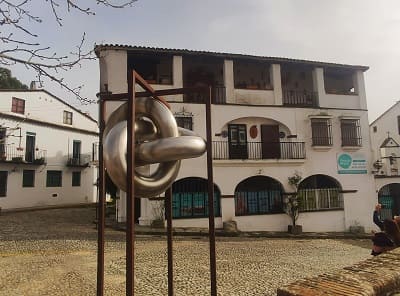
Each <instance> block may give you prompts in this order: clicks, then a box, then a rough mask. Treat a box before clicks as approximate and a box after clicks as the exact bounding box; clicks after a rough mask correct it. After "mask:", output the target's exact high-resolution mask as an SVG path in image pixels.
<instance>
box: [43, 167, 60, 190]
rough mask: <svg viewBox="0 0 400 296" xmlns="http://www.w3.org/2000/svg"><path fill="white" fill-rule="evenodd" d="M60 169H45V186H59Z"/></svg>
mask: <svg viewBox="0 0 400 296" xmlns="http://www.w3.org/2000/svg"><path fill="white" fill-rule="evenodd" d="M61 186H62V171H47V176H46V187H61Z"/></svg>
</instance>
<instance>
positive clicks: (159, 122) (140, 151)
mask: <svg viewBox="0 0 400 296" xmlns="http://www.w3.org/2000/svg"><path fill="white" fill-rule="evenodd" d="M135 109H136V112H135V142H136V143H135V176H134V186H135V197H154V196H157V195H159V194H160V193H163V192H165V190H166V189H167V188H168V187H169V186H170V185H171V184H172V182H173V181H174V180H175V178H176V176H177V175H178V171H179V167H180V160H181V159H186V158H194V157H198V156H201V155H202V154H203V153H204V152H205V151H206V143H205V141H204V140H203V139H202V138H201V137H199V136H197V135H196V134H194V133H193V132H192V131H189V130H186V129H183V128H178V127H177V124H176V121H175V118H174V116H173V114H172V113H171V111H170V110H169V109H168V108H167V106H165V105H164V104H163V103H162V102H161V101H159V100H156V99H154V98H152V97H145V98H137V99H136V100H135ZM127 116H128V104H127V103H125V104H123V105H121V106H120V107H119V108H118V109H117V110H115V111H114V112H113V113H112V114H111V116H110V117H109V119H108V121H107V125H106V126H105V129H104V134H103V143H104V144H103V145H104V146H103V155H104V162H105V167H106V168H107V171H108V173H109V175H110V177H111V179H112V180H113V182H114V183H115V184H116V185H117V186H118V187H119V188H120V189H122V190H124V191H127V190H126V188H127V184H126V183H127V181H126V179H127V178H126V176H127V160H126V155H127V121H126V120H127ZM156 163H158V164H159V165H158V167H157V168H156V169H155V170H154V172H152V173H151V174H146V173H144V172H143V170H141V169H140V167H143V166H145V165H149V164H156Z"/></svg>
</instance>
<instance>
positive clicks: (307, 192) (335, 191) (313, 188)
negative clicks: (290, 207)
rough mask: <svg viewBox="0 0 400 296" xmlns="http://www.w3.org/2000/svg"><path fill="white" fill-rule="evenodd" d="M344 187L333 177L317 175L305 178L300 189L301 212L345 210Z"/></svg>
mask: <svg viewBox="0 0 400 296" xmlns="http://www.w3.org/2000/svg"><path fill="white" fill-rule="evenodd" d="M341 190H342V186H341V185H340V183H339V182H338V181H337V180H336V179H335V178H333V177H331V176H327V175H322V174H317V175H312V176H309V177H307V178H305V179H304V180H303V181H301V182H300V184H299V187H298V198H299V210H300V211H302V212H306V211H319V210H328V209H338V210H340V209H343V208H344V205H343V194H342V193H341Z"/></svg>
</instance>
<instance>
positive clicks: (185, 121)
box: [175, 116, 193, 131]
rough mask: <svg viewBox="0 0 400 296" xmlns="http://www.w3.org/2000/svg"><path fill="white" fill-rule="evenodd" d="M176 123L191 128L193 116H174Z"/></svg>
mask: <svg viewBox="0 0 400 296" xmlns="http://www.w3.org/2000/svg"><path fill="white" fill-rule="evenodd" d="M175 119H176V124H177V125H178V126H179V127H183V128H185V129H188V130H191V131H192V130H193V117H192V116H176V117H175Z"/></svg>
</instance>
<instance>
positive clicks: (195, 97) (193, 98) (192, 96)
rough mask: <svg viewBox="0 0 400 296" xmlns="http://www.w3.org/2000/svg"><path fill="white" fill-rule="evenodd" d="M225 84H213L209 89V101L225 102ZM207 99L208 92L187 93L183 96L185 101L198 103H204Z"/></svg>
mask: <svg viewBox="0 0 400 296" xmlns="http://www.w3.org/2000/svg"><path fill="white" fill-rule="evenodd" d="M225 89H226V88H225V86H214V87H213V88H212V89H211V102H212V103H213V104H225V103H226V91H225ZM206 99H208V93H205V92H204V93H200V92H198V93H188V94H185V95H184V96H183V101H184V102H185V103H200V104H204V103H205V102H206Z"/></svg>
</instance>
